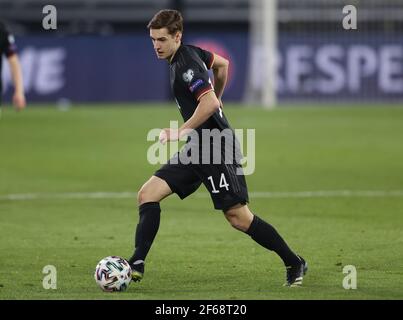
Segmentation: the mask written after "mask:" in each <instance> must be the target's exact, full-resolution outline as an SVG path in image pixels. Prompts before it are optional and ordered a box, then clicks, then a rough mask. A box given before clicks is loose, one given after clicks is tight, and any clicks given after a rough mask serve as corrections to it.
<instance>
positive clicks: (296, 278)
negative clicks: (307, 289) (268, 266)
mask: <svg viewBox="0 0 403 320" xmlns="http://www.w3.org/2000/svg"><path fill="white" fill-rule="evenodd" d="M297 257H298V258H299V260H300V263H299V264H298V265H295V266H288V267H286V269H287V282H286V283H285V284H284V286H287V287H300V286H301V285H302V279H303V278H304V275H305V274H306V272H307V271H308V263H307V262H306V261H305V260H304V258H302V257H300V256H297Z"/></svg>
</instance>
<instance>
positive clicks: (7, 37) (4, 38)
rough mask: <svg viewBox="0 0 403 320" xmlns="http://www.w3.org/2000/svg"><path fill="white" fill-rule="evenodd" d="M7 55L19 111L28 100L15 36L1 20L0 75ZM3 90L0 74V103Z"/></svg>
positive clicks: (16, 106) (15, 103)
mask: <svg viewBox="0 0 403 320" xmlns="http://www.w3.org/2000/svg"><path fill="white" fill-rule="evenodd" d="M3 55H5V56H6V58H7V60H8V63H9V65H10V72H11V76H12V79H13V84H14V94H13V104H14V107H15V109H16V110H17V111H20V110H22V109H24V108H25V106H26V100H25V93H24V83H23V80H22V72H21V65H20V62H19V59H18V55H17V47H16V45H15V39H14V36H13V35H12V34H11V33H10V32H9V31H8V30H7V28H6V26H5V25H4V23H2V22H1V21H0V75H1V70H2V62H3V61H2V58H3ZM2 92H3V85H2V79H1V76H0V104H1V93H2Z"/></svg>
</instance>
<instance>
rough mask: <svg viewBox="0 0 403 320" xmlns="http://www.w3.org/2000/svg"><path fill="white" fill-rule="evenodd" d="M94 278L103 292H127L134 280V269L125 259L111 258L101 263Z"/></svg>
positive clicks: (104, 259)
mask: <svg viewBox="0 0 403 320" xmlns="http://www.w3.org/2000/svg"><path fill="white" fill-rule="evenodd" d="M94 278H95V282H96V283H97V284H98V285H99V287H100V288H101V289H102V290H103V291H107V292H113V291H125V290H126V289H127V287H128V286H129V284H130V281H131V279H132V269H131V268H130V265H129V263H128V262H127V261H126V260H125V259H123V258H121V257H117V256H109V257H106V258H103V259H102V260H101V261H99V263H98V264H97V266H96V268H95V274H94Z"/></svg>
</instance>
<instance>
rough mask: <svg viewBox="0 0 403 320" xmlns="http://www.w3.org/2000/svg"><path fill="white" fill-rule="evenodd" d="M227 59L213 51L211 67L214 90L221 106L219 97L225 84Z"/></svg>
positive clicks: (227, 66)
mask: <svg viewBox="0 0 403 320" xmlns="http://www.w3.org/2000/svg"><path fill="white" fill-rule="evenodd" d="M228 68H229V61H228V60H227V59H225V58H223V57H221V56H220V55H218V54H216V53H214V60H213V64H212V67H211V69H212V70H213V75H214V91H215V93H216V95H217V98H218V100H219V101H220V105H221V106H222V102H221V97H222V95H223V93H224V89H225V85H226V84H227V79H228Z"/></svg>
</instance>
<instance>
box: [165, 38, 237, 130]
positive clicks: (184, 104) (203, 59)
mask: <svg viewBox="0 0 403 320" xmlns="http://www.w3.org/2000/svg"><path fill="white" fill-rule="evenodd" d="M213 62H214V55H213V54H212V53H211V52H209V51H206V50H203V49H201V48H199V47H195V46H191V45H183V44H182V45H181V46H180V47H179V49H178V50H177V51H176V53H175V55H174V57H173V59H172V61H171V64H170V66H169V68H170V80H171V90H172V93H173V95H174V96H175V100H176V103H177V104H178V107H179V110H180V112H181V114H182V117H183V120H184V121H185V122H186V121H187V120H188V119H189V118H190V117H191V116H192V115H193V113H194V111H195V110H196V108H197V105H198V100H199V98H200V97H201V96H202V95H203V94H205V93H206V92H208V91H211V90H213V85H212V82H211V79H210V76H209V73H208V70H209V69H210V68H211V66H212V65H213ZM215 128H217V129H220V130H223V129H226V128H230V126H229V124H228V121H227V119H226V118H225V115H224V113H223V112H222V110H221V108H220V109H219V110H218V111H216V112H215V113H214V114H213V115H212V116H211V117H210V118H209V119H207V121H206V122H204V123H203V124H202V125H201V126H200V127H199V128H196V130H200V129H215Z"/></svg>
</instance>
